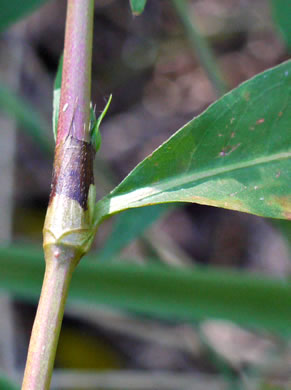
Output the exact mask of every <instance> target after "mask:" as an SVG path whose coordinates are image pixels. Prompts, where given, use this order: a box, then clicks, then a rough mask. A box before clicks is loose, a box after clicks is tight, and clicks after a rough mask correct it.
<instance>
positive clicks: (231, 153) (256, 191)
mask: <svg viewBox="0 0 291 390" xmlns="http://www.w3.org/2000/svg"><path fill="white" fill-rule="evenodd" d="M289 110H291V62H290V61H287V62H285V63H283V64H281V65H279V66H277V67H275V68H273V69H270V70H267V71H265V72H263V73H262V74H260V75H258V76H255V77H254V78H253V79H251V80H249V81H247V82H245V83H243V84H241V85H240V86H239V87H238V88H236V89H235V90H233V91H231V92H230V93H228V94H226V95H224V96H223V97H222V98H221V99H219V100H218V101H216V102H215V103H214V104H212V105H211V106H210V107H209V108H208V109H207V110H206V111H204V112H203V113H202V114H201V115H199V116H198V117H196V118H194V119H193V120H192V121H190V122H189V123H187V124H186V125H185V126H184V127H183V128H182V129H180V130H179V131H178V132H177V133H175V134H174V135H173V136H172V137H171V138H170V139H169V140H168V141H166V142H165V143H164V144H163V145H161V146H160V147H159V148H158V149H157V150H155V151H154V152H153V153H152V154H151V155H150V156H149V157H147V158H146V159H145V160H144V161H142V162H141V163H140V164H139V165H138V166H137V167H136V168H135V169H134V170H133V171H132V172H131V173H130V174H129V175H128V176H127V177H126V178H125V179H124V180H123V182H121V184H120V185H119V186H117V187H116V188H115V189H114V190H113V191H112V192H111V193H110V194H109V195H108V196H107V197H105V198H103V200H101V201H100V202H99V203H97V206H96V220H97V223H98V221H99V220H100V219H102V218H103V217H104V216H107V215H111V214H114V213H116V212H119V211H121V210H124V209H127V208H132V207H143V206H147V205H152V204H158V203H167V202H195V203H200V204H206V205H211V206H216V207H223V208H228V209H233V210H238V211H243V212H248V213H252V214H257V215H261V216H265V217H273V218H282V219H290V218H291V194H290V188H289V185H288V182H289V181H290V173H289V172H290V171H291V132H290V131H289V128H290V125H291V123H290V121H289V117H288V114H287V113H288V111H289Z"/></svg>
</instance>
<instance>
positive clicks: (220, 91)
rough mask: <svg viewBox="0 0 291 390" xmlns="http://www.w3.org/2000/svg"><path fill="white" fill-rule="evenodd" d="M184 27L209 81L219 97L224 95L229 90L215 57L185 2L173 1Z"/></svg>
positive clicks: (181, 0) (180, 0)
mask: <svg viewBox="0 0 291 390" xmlns="http://www.w3.org/2000/svg"><path fill="white" fill-rule="evenodd" d="M172 3H173V6H174V7H175V9H176V11H177V13H178V15H179V17H180V19H181V21H182V23H183V26H184V28H185V30H186V33H187V36H188V39H189V41H190V43H191V44H192V46H193V48H194V50H195V53H197V56H198V58H199V60H200V62H201V65H202V67H203V68H204V69H205V71H206V73H207V75H208V78H209V80H210V81H211V83H212V85H213V87H214V88H215V90H216V93H217V95H218V96H221V95H224V94H225V93H226V92H227V90H228V88H227V86H226V84H225V82H224V80H223V78H222V76H221V74H220V70H219V69H218V67H217V64H216V60H215V57H214V56H213V54H212V51H211V49H210V47H209V45H208V43H207V42H206V40H205V39H204V38H203V37H202V36H201V34H200V33H199V32H198V30H197V29H196V27H195V24H194V23H193V21H192V20H191V18H190V17H189V10H188V7H187V4H186V1H185V0H172Z"/></svg>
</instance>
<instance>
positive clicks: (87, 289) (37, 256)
mask: <svg viewBox="0 0 291 390" xmlns="http://www.w3.org/2000/svg"><path fill="white" fill-rule="evenodd" d="M94 259H95V258H94V257H93V256H87V257H86V258H85V259H83V260H82V261H81V263H80V265H79V266H78V268H77V270H76V271H75V274H74V276H73V280H72V286H71V288H70V293H69V299H70V300H71V301H78V302H84V303H91V304H96V305H99V304H106V305H110V306H112V307H116V308H122V309H125V310H130V311H134V312H137V313H140V314H146V315H152V316H156V317H159V318H167V319H173V320H181V321H189V322H193V321H197V320H199V319H206V318H221V319H227V320H231V321H235V322H238V323H240V324H243V325H248V326H253V327H257V328H263V329H267V330H271V331H276V332H280V333H281V334H284V335H290V333H291V327H290V318H291V305H290V302H291V284H290V282H288V281H282V280H276V279H268V278H265V277H262V276H260V275H253V274H252V275H248V274H246V273H245V272H242V271H239V272H230V271H227V270H213V269H209V268H204V269H199V268H198V267H195V268H193V269H190V268H187V269H178V268H177V267H175V268H174V267H173V268H171V267H166V266H157V265H153V264H148V265H136V264H132V263H130V264H129V263H127V264H126V263H120V262H118V263H110V262H106V263H104V262H103V263H94ZM90 260H91V262H90ZM43 272H44V260H43V255H42V251H41V250H40V249H39V250H37V249H33V248H27V247H18V248H17V247H16V248H15V247H14V248H13V247H10V248H9V247H7V248H3V247H2V248H1V249H0V288H1V289H2V290H3V289H5V290H7V291H9V292H10V293H12V294H13V295H15V296H17V297H19V298H21V299H38V297H39V292H40V288H41V281H42V277H43Z"/></svg>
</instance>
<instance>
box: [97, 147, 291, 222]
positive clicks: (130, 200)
mask: <svg viewBox="0 0 291 390" xmlns="http://www.w3.org/2000/svg"><path fill="white" fill-rule="evenodd" d="M290 157H291V152H289V151H288V152H281V153H276V154H273V155H271V156H263V157H257V158H255V159H253V160H247V161H243V162H239V163H234V164H230V165H227V166H225V165H224V166H223V167H219V168H213V169H207V170H206V171H201V172H195V173H193V174H184V175H183V176H180V175H179V176H176V177H171V178H170V179H168V178H167V179H163V180H161V181H159V182H158V183H155V184H149V185H146V186H145V187H144V188H137V189H135V190H132V191H129V192H125V193H123V194H117V195H115V194H114V193H115V192H116V191H118V189H119V187H120V186H121V185H122V183H123V182H121V183H120V185H119V186H118V187H116V189H115V190H113V191H112V192H111V194H109V195H108V196H106V197H105V198H103V199H102V200H101V201H100V202H101V203H102V204H103V205H102V208H103V207H104V208H107V207H106V206H108V211H107V212H106V214H107V215H111V214H114V213H116V212H119V211H122V210H126V209H128V208H129V207H131V206H132V205H133V204H135V205H137V203H138V202H144V201H145V200H146V199H147V198H152V197H153V196H157V195H158V194H160V193H161V192H164V191H167V190H169V189H170V188H171V189H173V188H175V187H179V186H182V185H184V184H188V183H190V182H195V181H197V180H200V179H205V178H208V177H214V176H218V175H220V174H224V173H229V172H233V171H236V170H239V169H244V168H250V167H253V166H256V165H258V166H259V165H264V164H268V163H272V162H275V161H280V160H285V159H288V158H290ZM136 173H137V172H136ZM132 174H133V172H131V174H130V175H132ZM124 180H127V178H125V179H124ZM169 183H170V185H169ZM100 206H101V205H100Z"/></svg>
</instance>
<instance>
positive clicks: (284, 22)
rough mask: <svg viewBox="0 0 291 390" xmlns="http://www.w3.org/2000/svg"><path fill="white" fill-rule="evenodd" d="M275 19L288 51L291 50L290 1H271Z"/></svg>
mask: <svg viewBox="0 0 291 390" xmlns="http://www.w3.org/2000/svg"><path fill="white" fill-rule="evenodd" d="M271 8H272V14H273V19H274V21H275V23H276V25H277V27H278V29H279V31H280V33H281V34H282V37H283V39H284V41H285V43H286V46H287V48H288V50H289V51H290V50H291V24H290V15H291V2H290V0H271Z"/></svg>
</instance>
